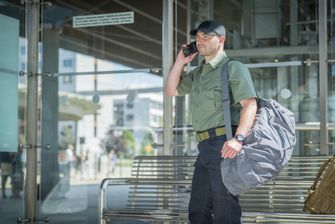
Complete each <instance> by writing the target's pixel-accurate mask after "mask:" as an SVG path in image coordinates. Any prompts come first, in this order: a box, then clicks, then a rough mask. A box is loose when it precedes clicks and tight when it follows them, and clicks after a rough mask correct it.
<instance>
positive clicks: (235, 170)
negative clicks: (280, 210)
mask: <svg viewBox="0 0 335 224" xmlns="http://www.w3.org/2000/svg"><path fill="white" fill-rule="evenodd" d="M227 64H228V63H226V65H225V66H224V68H223V69H222V70H223V72H222V73H226V74H223V76H224V75H226V78H223V80H222V82H226V84H227V85H228V76H227ZM223 84H224V83H223ZM224 88H225V87H224ZM227 89H228V88H227ZM223 94H227V93H223ZM228 97H229V95H228ZM223 99H227V96H226V95H224V97H223ZM228 101H229V100H228ZM257 103H258V111H257V114H256V119H255V121H254V125H253V127H252V129H251V131H250V133H249V134H248V135H247V136H246V140H245V143H244V145H243V147H242V149H241V151H240V153H239V154H238V155H237V156H236V157H235V158H233V159H229V158H227V159H223V160H222V162H221V176H222V181H223V183H224V185H225V186H226V187H227V189H228V190H229V191H230V192H231V193H232V194H233V195H240V194H242V193H244V192H246V191H248V190H250V189H252V188H255V187H257V186H261V185H264V184H265V183H266V182H268V181H270V180H272V179H273V178H274V177H275V176H276V175H278V173H279V172H280V171H281V170H282V169H283V168H284V167H285V165H286V164H287V162H288V161H289V159H290V158H291V155H292V152H293V148H294V146H295V143H296V137H295V119H294V114H293V113H292V112H291V111H290V110H288V109H287V108H285V107H283V106H282V105H280V104H279V103H278V102H276V101H275V100H272V99H262V98H258V99H257ZM227 107H228V108H227ZM224 110H225V118H226V116H228V113H229V111H227V110H230V109H229V103H226V104H225V105H224ZM229 114H230V113H229ZM229 120H230V119H229ZM225 122H226V119H225ZM229 122H230V121H229ZM229 122H228V123H229ZM228 125H229V124H228ZM228 125H227V124H226V127H228ZM228 131H229V130H228ZM227 138H228V139H230V138H231V130H230V134H228V133H227Z"/></svg>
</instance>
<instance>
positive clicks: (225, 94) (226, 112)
mask: <svg viewBox="0 0 335 224" xmlns="http://www.w3.org/2000/svg"><path fill="white" fill-rule="evenodd" d="M230 60H231V59H228V61H227V62H226V63H225V64H224V65H223V67H222V70H221V93H222V101H223V116H224V124H225V129H226V136H227V140H230V139H232V138H233V134H232V130H231V117H230V96H229V87H228V82H229V80H228V62H229V61H230Z"/></svg>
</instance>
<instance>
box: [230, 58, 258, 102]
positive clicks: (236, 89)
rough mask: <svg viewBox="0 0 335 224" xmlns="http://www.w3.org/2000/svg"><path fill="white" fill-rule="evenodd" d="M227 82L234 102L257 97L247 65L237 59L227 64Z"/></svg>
mask: <svg viewBox="0 0 335 224" xmlns="http://www.w3.org/2000/svg"><path fill="white" fill-rule="evenodd" d="M229 65H230V66H229V70H230V71H229V82H230V85H231V91H232V94H233V99H234V103H239V102H240V101H241V100H245V99H249V98H253V97H255V98H256V97H257V94H256V91H255V87H254V84H253V82H252V78H251V75H250V72H249V69H248V68H247V66H245V65H244V64H242V63H241V62H238V61H232V62H231V63H230V64H229Z"/></svg>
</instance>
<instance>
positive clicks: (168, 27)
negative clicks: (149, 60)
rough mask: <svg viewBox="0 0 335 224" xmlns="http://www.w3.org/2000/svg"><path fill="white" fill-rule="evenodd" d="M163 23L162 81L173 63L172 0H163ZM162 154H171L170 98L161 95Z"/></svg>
mask: <svg viewBox="0 0 335 224" xmlns="http://www.w3.org/2000/svg"><path fill="white" fill-rule="evenodd" d="M162 2H163V25H162V61H163V82H164V88H163V89H165V82H166V79H167V77H168V75H169V72H170V69H171V67H172V64H173V0H163V1H162ZM163 134H164V137H163V154H164V155H172V148H171V143H172V98H171V97H168V96H165V94H164V97H163Z"/></svg>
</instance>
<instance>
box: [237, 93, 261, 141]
mask: <svg viewBox="0 0 335 224" xmlns="http://www.w3.org/2000/svg"><path fill="white" fill-rule="evenodd" d="M242 107H243V108H242V110H241V116H240V122H239V125H238V127H237V130H236V133H238V134H243V135H247V133H248V132H249V131H250V129H251V127H252V125H253V123H254V121H255V116H256V112H257V101H256V99H254V98H250V99H247V100H245V101H244V102H243V104H242Z"/></svg>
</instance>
